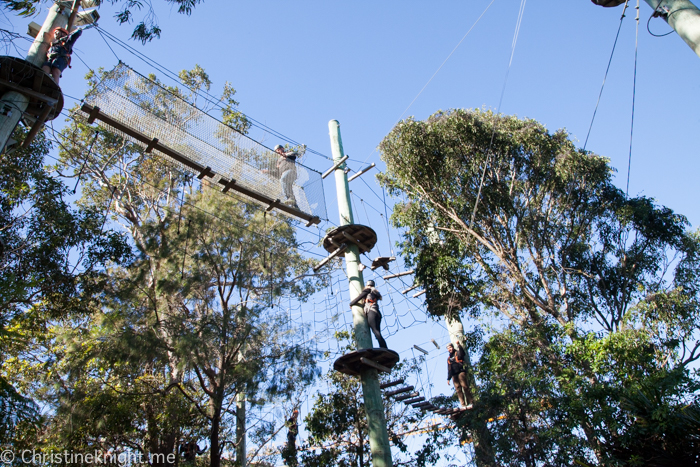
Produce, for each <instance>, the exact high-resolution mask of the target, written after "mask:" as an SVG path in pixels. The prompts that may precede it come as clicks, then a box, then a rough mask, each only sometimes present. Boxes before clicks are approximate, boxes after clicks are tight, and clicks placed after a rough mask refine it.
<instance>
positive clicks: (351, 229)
mask: <svg viewBox="0 0 700 467" xmlns="http://www.w3.org/2000/svg"><path fill="white" fill-rule="evenodd" d="M351 238H352V239H354V240H356V241H357V242H359V243H360V244H361V245H362V246H359V245H358V247H359V248H360V253H367V252H368V251H370V250H371V249H372V248H374V245H376V244H377V233H376V232H375V231H374V230H372V228H370V227H367V226H366V225H360V224H349V225H341V226H340V227H336V228H335V229H333V230H330V231H329V232H328V233H327V234H326V236H325V237H324V238H323V248H325V249H326V251H327V252H328V253H333V252H334V251H335V250H337V249H338V247H339V246H340V245H343V244H345V243H347V244H349V245H357V243H356V242H355V241H353V240H351Z"/></svg>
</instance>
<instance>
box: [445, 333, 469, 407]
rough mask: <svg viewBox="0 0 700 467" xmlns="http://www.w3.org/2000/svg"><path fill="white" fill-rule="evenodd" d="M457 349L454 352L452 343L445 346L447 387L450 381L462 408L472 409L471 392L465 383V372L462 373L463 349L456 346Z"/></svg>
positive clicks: (466, 382)
mask: <svg viewBox="0 0 700 467" xmlns="http://www.w3.org/2000/svg"><path fill="white" fill-rule="evenodd" d="M457 347H458V349H457V350H455V348H454V346H453V345H452V343H450V344H447V351H448V352H449V355H448V357H447V385H448V386H449V385H450V380H452V383H453V384H454V387H455V392H456V393H457V399H459V403H460V404H461V406H462V407H464V408H466V409H471V408H472V391H471V389H470V388H469V382H468V381H467V372H466V371H464V356H465V353H464V349H462V346H461V345H459V344H457Z"/></svg>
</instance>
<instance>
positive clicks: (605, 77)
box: [583, 0, 630, 151]
mask: <svg viewBox="0 0 700 467" xmlns="http://www.w3.org/2000/svg"><path fill="white" fill-rule="evenodd" d="M629 2H630V0H626V1H625V7H624V8H623V9H622V16H620V24H619V26H618V27H617V34H615V42H613V47H612V51H611V52H610V59H609V60H608V67H607V68H606V69H605V76H603V84H602V85H601V86H600V93H599V94H598V101H597V102H596V104H595V109H594V110H593V117H592V118H591V124H590V125H589V127H588V134H587V135H586V141H585V142H584V143H583V150H584V151H585V150H586V146H587V145H588V138H589V137H590V136H591V130H592V129H593V122H594V121H595V116H596V113H598V106H599V105H600V98H601V97H602V96H603V89H605V81H606V80H607V79H608V72H609V71H610V65H611V64H612V59H613V56H614V55H615V48H616V47H617V39H618V38H619V37H620V30H621V29H622V22H623V20H624V19H625V12H626V11H627V5H628V4H629Z"/></svg>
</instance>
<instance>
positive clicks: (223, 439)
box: [46, 68, 318, 466]
mask: <svg viewBox="0 0 700 467" xmlns="http://www.w3.org/2000/svg"><path fill="white" fill-rule="evenodd" d="M183 75H184V78H183V79H187V80H189V83H190V84H192V85H194V86H195V88H194V89H192V93H193V94H196V93H197V92H198V91H199V90H201V89H202V88H207V87H208V86H209V85H210V83H209V80H208V77H207V76H206V73H204V71H203V70H202V69H201V68H198V69H195V70H193V71H191V72H183ZM89 79H90V80H91V83H92V84H93V85H94V84H95V82H96V81H97V79H98V76H97V75H90V76H89ZM227 89H228V91H227V98H228V99H229V101H227V102H226V103H225V105H224V108H225V109H228V113H227V114H226V115H225V117H229V120H228V121H229V122H237V123H238V124H239V125H241V127H239V130H240V131H243V132H244V131H245V130H246V128H247V127H246V125H247V120H246V119H245V118H244V117H241V116H237V114H236V113H235V110H233V107H232V106H234V105H235V104H234V103H233V101H232V97H233V94H234V93H235V91H234V90H233V89H232V88H230V87H227ZM171 91H172V92H175V91H173V90H170V91H167V92H168V93H170V92H171ZM164 92H166V91H164ZM177 92H180V91H177ZM184 97H192V96H184ZM161 110H162V109H161ZM164 111H167V110H164ZM61 141H62V149H61V152H60V158H61V170H63V174H64V176H67V177H74V178H76V177H77V178H80V179H81V181H82V197H81V199H80V201H79V203H80V204H81V205H82V206H88V207H96V208H98V209H104V210H107V211H109V212H110V213H111V215H110V219H111V220H112V221H113V222H116V223H118V224H120V225H121V226H122V227H123V228H124V230H125V231H126V232H128V234H129V236H130V238H131V241H132V243H133V246H134V249H135V250H136V258H135V260H134V262H133V264H131V265H130V266H129V267H128V268H116V269H114V270H113V271H111V275H110V276H111V280H110V282H109V283H108V284H105V286H104V288H103V297H102V302H101V304H102V307H101V309H100V310H99V313H95V314H94V315H93V316H92V318H91V320H90V322H86V323H82V326H81V327H76V326H73V327H72V328H71V329H67V328H66V327H63V328H61V329H56V330H55V335H56V336H60V339H59V338H58V337H57V340H56V341H55V342H56V346H55V347H54V348H53V351H54V352H56V353H57V354H60V355H61V358H60V361H59V359H57V360H56V362H55V364H56V366H55V368H56V369H58V368H62V369H63V370H62V371H54V372H53V373H52V374H51V375H49V374H47V375H46V378H47V380H46V381H49V380H50V379H51V377H53V378H55V377H56V376H57V375H58V374H66V373H67V374H69V376H70V377H69V378H62V379H61V381H62V383H61V389H60V390H58V391H55V392H54V393H52V394H51V397H52V399H51V401H52V403H53V404H55V406H56V407H57V409H56V414H57V417H56V418H55V420H54V422H55V424H54V426H55V427H57V428H56V429H57V431H56V432H55V433H54V434H55V436H53V438H51V439H50V440H48V438H47V440H48V441H47V442H49V443H54V444H56V443H59V444H60V443H62V444H63V445H64V446H65V445H66V440H67V439H72V440H73V441H72V442H75V440H76V437H77V439H78V440H82V446H83V447H84V448H85V449H88V448H90V447H92V446H94V445H100V446H104V448H105V449H112V450H120V449H121V450H131V451H134V452H140V453H142V454H143V455H144V456H145V455H147V454H150V455H153V454H159V455H168V454H176V453H177V449H178V446H179V445H181V444H183V443H191V442H193V441H194V442H197V441H200V447H201V448H202V449H204V447H202V445H201V443H202V442H203V443H204V446H205V447H206V449H208V450H209V457H210V463H211V465H212V466H218V465H219V464H220V462H221V459H222V456H224V455H226V456H228V454H225V453H228V452H230V451H235V452H236V456H237V462H239V463H242V461H243V460H242V457H243V456H246V454H247V452H249V453H251V454H248V455H249V456H252V457H256V456H257V457H260V456H262V455H264V454H265V450H264V449H262V447H264V446H265V444H266V443H268V442H269V441H270V440H271V439H272V438H273V437H274V434H275V433H276V432H277V431H278V430H279V429H280V428H281V424H280V423H279V422H278V420H275V419H274V417H272V416H271V415H270V407H271V406H272V405H274V404H279V403H282V402H284V401H289V400H290V399H294V398H295V397H298V394H299V392H300V391H301V390H302V389H303V388H304V385H305V384H306V382H308V381H309V380H310V379H312V378H314V377H315V376H316V372H317V370H316V366H315V361H314V357H313V354H312V352H311V351H310V350H309V346H308V345H304V344H303V343H301V342H299V339H298V337H297V332H298V331H299V329H298V328H296V327H294V326H292V325H291V324H290V323H289V321H288V319H287V315H286V314H285V313H284V312H283V311H282V310H281V308H280V307H278V306H276V304H277V303H278V302H279V299H280V298H281V297H293V298H294V299H298V300H304V299H305V298H306V297H308V296H309V294H310V293H311V292H312V291H313V290H314V289H315V286H316V284H317V283H318V279H317V278H316V277H315V276H313V275H307V274H306V273H307V272H308V268H309V265H310V262H309V260H307V259H305V258H304V257H303V256H302V255H301V254H300V253H299V252H298V250H297V243H296V238H295V229H294V224H293V221H290V220H288V219H285V218H280V217H277V216H272V215H269V214H268V213H266V212H265V211H263V210H260V209H257V208H255V207H253V206H250V205H247V204H245V203H243V202H241V201H239V200H237V199H235V198H233V197H230V196H229V195H225V194H222V193H220V192H219V191H218V190H215V189H213V188H211V187H209V186H208V185H206V184H201V185H197V186H195V184H194V181H193V179H192V177H189V176H188V175H186V174H184V173H183V172H181V171H180V170H178V169H177V168H176V167H173V166H171V165H168V164H167V163H165V162H164V161H163V160H161V159H159V158H158V157H156V156H154V155H152V154H146V153H145V152H144V150H143V148H141V147H139V146H138V145H135V144H133V143H131V142H130V141H128V140H126V139H124V138H122V137H121V136H119V135H117V134H115V133H112V132H110V131H109V130H108V129H106V128H100V129H98V130H97V131H96V130H95V129H94V128H92V127H91V126H89V125H88V124H87V123H86V121H85V120H84V119H81V118H80V117H76V118H75V119H74V120H73V121H71V122H70V124H69V125H68V126H67V128H66V129H65V130H64V131H63V133H62V135H61ZM71 167H72V169H71ZM294 278H296V279H294ZM80 342H93V344H91V345H82V344H80ZM71 378H72V379H71ZM136 407H138V408H139V410H134V409H135V408H136ZM87 414H89V415H87ZM202 427H205V429H202ZM71 430H72V431H71ZM246 434H247V437H248V438H249V439H251V440H252V441H253V444H254V446H253V447H254V449H251V450H246V446H245V440H246V436H244V435H246ZM158 459H162V457H159V458H158ZM172 463H173V462H172V461H167V460H166V461H164V462H161V463H160V464H165V465H171V464H172ZM156 464H158V462H156Z"/></svg>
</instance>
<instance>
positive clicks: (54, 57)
mask: <svg viewBox="0 0 700 467" xmlns="http://www.w3.org/2000/svg"><path fill="white" fill-rule="evenodd" d="M92 26H93V25H92V24H91V25H88V26H85V27H83V28H78V29H76V30H75V31H73V32H72V33H70V34H69V33H68V31H66V30H65V29H63V28H56V29H55V30H54V32H53V36H54V40H53V41H51V45H50V46H49V50H48V52H47V53H46V61H45V62H44V65H43V66H42V67H41V69H42V70H44V72H45V73H46V74H48V75H51V77H52V78H53V80H54V81H55V82H56V84H58V80H59V78H60V77H61V76H62V73H63V70H65V69H66V68H68V67H70V58H71V54H72V53H73V46H74V45H75V41H77V40H78V38H79V37H80V35H81V34H82V33H83V31H84V30H85V29H88V28H90V27H92Z"/></svg>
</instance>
